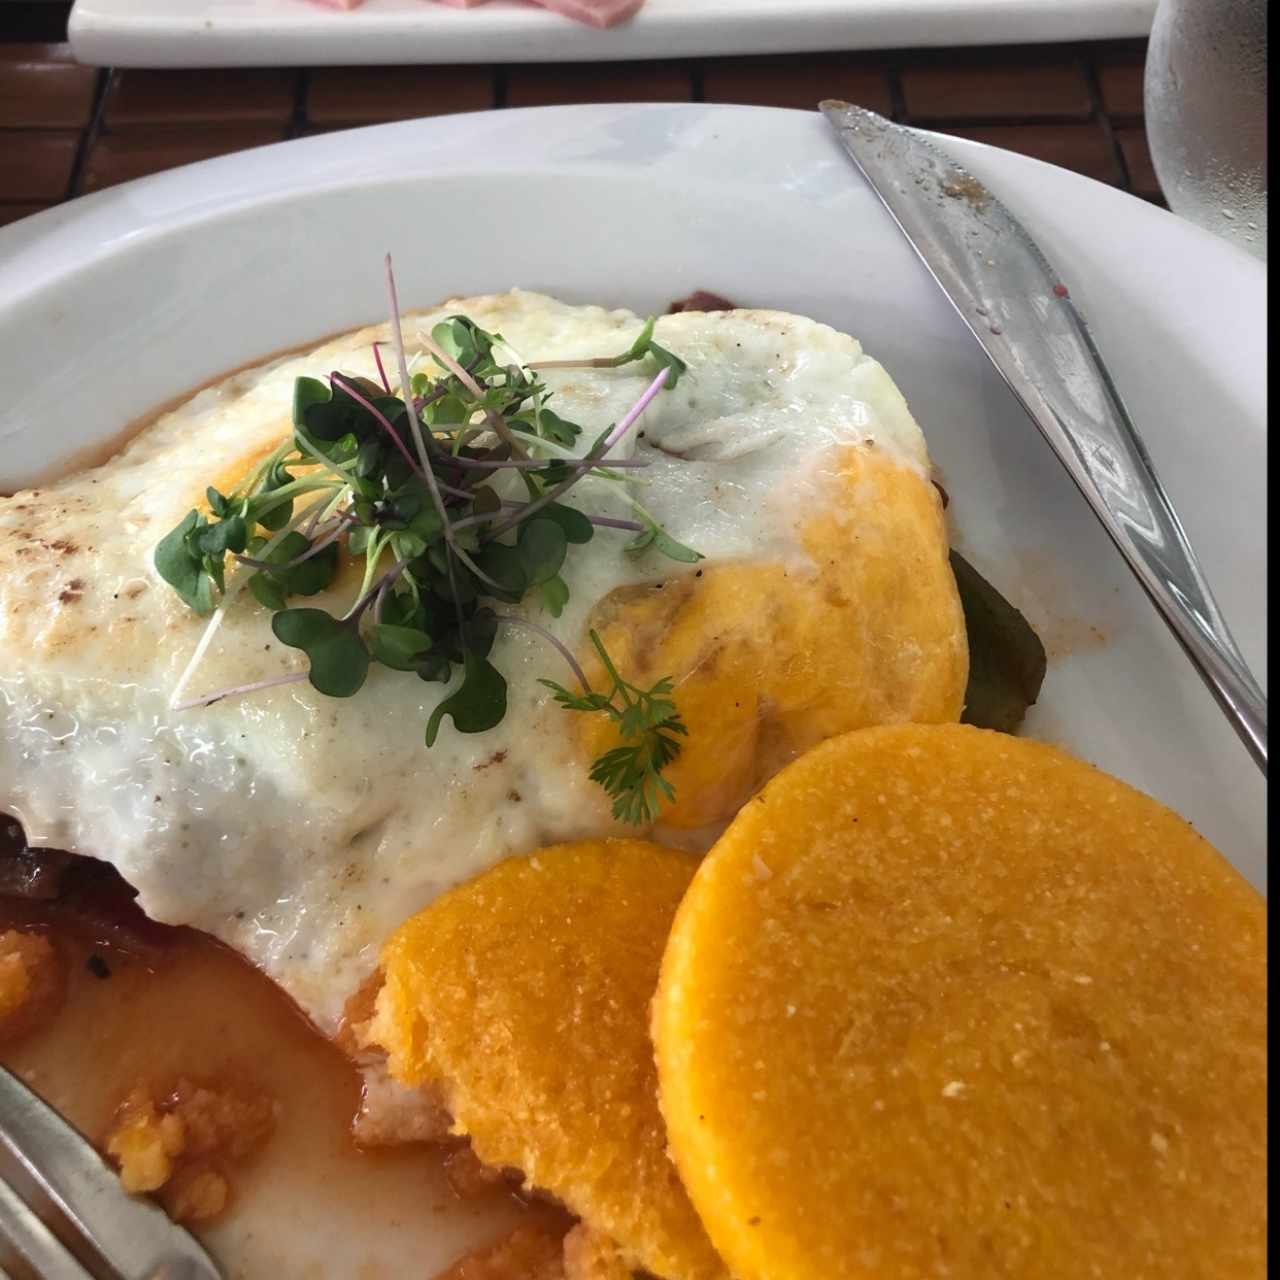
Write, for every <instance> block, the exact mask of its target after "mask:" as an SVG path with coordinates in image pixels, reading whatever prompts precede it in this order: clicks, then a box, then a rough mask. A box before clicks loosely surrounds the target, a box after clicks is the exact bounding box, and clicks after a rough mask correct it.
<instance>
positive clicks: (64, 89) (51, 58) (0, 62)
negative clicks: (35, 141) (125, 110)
mask: <svg viewBox="0 0 1280 1280" xmlns="http://www.w3.org/2000/svg"><path fill="white" fill-rule="evenodd" d="M97 78H98V73H97V72H96V71H95V70H94V69H93V68H92V67H82V66H79V65H78V64H77V63H75V62H73V61H72V60H71V55H70V53H69V52H68V51H67V48H66V46H65V45H49V44H0V129H14V128H17V129H23V128H27V129H67V128H69V129H76V128H79V127H81V126H82V125H86V124H88V123H89V116H90V113H91V111H92V109H93V91H94V85H95V83H96V81H97ZM2 145H3V142H2V141H0V146H2Z"/></svg>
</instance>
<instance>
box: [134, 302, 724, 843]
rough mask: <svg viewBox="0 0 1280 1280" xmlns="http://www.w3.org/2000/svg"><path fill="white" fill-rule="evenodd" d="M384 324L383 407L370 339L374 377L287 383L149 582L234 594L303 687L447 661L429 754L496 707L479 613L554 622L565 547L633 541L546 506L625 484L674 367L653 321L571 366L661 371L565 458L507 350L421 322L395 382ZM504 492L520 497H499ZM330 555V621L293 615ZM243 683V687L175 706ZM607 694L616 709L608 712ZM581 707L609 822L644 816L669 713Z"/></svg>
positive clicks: (665, 705) (570, 436)
mask: <svg viewBox="0 0 1280 1280" xmlns="http://www.w3.org/2000/svg"><path fill="white" fill-rule="evenodd" d="M392 292H393V293H394V283H393V284H392ZM393 321H394V323H393V326H392V336H393V339H394V341H393V343H392V344H391V345H393V346H394V347H395V349H396V358H397V359H396V367H397V369H398V372H399V375H400V384H401V385H400V388H399V392H400V394H399V395H397V394H394V393H393V392H392V391H391V390H389V386H388V376H387V368H386V366H384V364H383V362H382V359H381V356H380V355H379V354H378V347H377V346H375V348H374V356H375V363H376V364H377V365H378V372H379V378H380V381H379V382H374V381H372V380H371V379H369V378H365V377H361V376H358V375H354V374H343V373H341V372H339V371H334V372H333V373H331V374H330V375H329V376H328V377H327V378H310V377H303V378H298V379H296V380H295V382H294V387H293V403H292V422H293V431H292V435H291V436H290V437H289V438H288V439H287V440H285V441H284V442H282V443H281V445H280V446H279V448H278V449H276V450H275V451H274V452H273V453H272V454H271V455H270V456H269V457H267V458H266V459H264V460H263V461H262V462H261V463H260V464H259V465H258V466H257V467H256V468H255V469H254V470H253V471H252V472H251V473H250V474H249V475H248V476H247V477H246V479H245V480H243V481H242V482H241V483H240V484H239V485H237V486H236V488H235V489H234V490H233V491H232V492H230V493H222V492H220V491H219V490H218V489H217V488H215V487H213V486H210V487H208V489H207V490H206V493H205V497H206V500H207V502H208V508H209V510H208V514H207V515H204V514H201V513H200V512H199V511H191V512H190V513H188V515H186V516H185V517H184V518H183V520H182V521H181V522H180V523H179V525H178V526H177V527H176V528H175V529H173V530H172V531H171V532H170V533H169V534H167V535H166V536H165V537H164V538H163V539H161V541H160V542H159V544H158V545H157V546H156V549H155V552H154V559H155V565H156V570H157V572H158V573H159V574H160V576H161V577H162V578H163V579H164V580H165V581H166V582H168V583H169V584H170V585H171V586H172V587H173V589H174V590H175V591H176V592H177V593H178V595H179V596H180V597H181V599H182V600H183V601H184V602H185V603H186V604H187V605H188V606H189V607H190V608H192V609H194V610H196V611H197V612H199V613H202V614H207V613H210V612H212V611H213V609H214V608H215V606H216V605H218V603H219V602H221V604H222V606H223V608H224V609H225V608H226V607H227V606H228V605H229V604H230V603H231V602H232V600H233V599H234V598H235V597H236V595H237V594H238V593H239V592H240V591H241V590H242V589H243V588H245V587H247V588H248V591H249V594H250V595H251V596H252V597H253V598H254V599H255V600H257V601H258V602H259V604H261V605H263V606H265V607H266V608H268V609H270V610H271V611H272V615H273V616H272V621H271V626H272V631H273V632H274V634H275V636H276V637H277V639H278V640H279V641H280V642H281V643H282V644H285V645H288V646H290V647H292V648H296V649H300V650H302V651H303V652H304V653H305V654H306V655H307V657H308V659H309V670H308V679H309V680H310V682H311V684H312V685H313V686H314V687H315V688H316V689H317V690H318V691H319V692H320V693H323V694H325V695H327V696H330V697H338V698H345V697H350V696H352V695H353V694H355V693H356V692H358V691H359V689H360V688H361V686H362V685H363V684H364V682H365V680H366V679H367V677H368V672H369V666H370V664H371V663H374V662H376V663H380V664H381V665H382V666H384V667H387V668H388V669H390V670H395V671H399V672H404V673H406V674H413V675H416V676H418V677H419V678H420V679H422V680H426V681H439V682H442V683H449V682H451V681H453V680H454V679H455V678H456V677H457V675H458V674H459V668H461V675H462V680H461V683H460V684H459V685H458V686H457V687H456V688H455V689H454V691H453V692H452V693H450V694H449V696H447V697H446V698H444V699H443V701H442V702H441V703H440V705H439V706H438V707H436V708H435V710H434V711H433V713H432V715H431V717H430V719H429V721H428V724H427V728H426V742H427V745H428V746H430V745H431V744H432V743H433V742H434V741H435V739H436V737H437V735H438V733H439V729H440V725H441V723H442V722H443V720H444V718H445V717H446V716H448V717H451V718H452V720H453V722H454V726H455V728H456V729H457V730H458V731H459V732H461V733H480V732H483V731H484V730H485V729H488V728H491V727H492V726H493V725H495V724H497V723H499V721H501V719H502V717H503V715H504V714H505V712H506V705H507V696H506V681H505V679H504V678H503V676H502V674H501V673H500V672H499V671H498V670H497V669H496V668H495V667H494V666H493V665H492V664H491V663H490V661H489V654H490V652H491V650H492V648H493V645H494V640H495V636H496V634H497V630H498V626H499V624H500V621H501V619H499V617H498V616H497V615H496V614H495V612H494V610H493V608H491V607H490V606H491V605H492V604H494V603H495V602H499V601H501V602H503V603H507V604H519V603H521V602H524V603H526V605H528V604H533V605H540V606H541V607H542V608H543V609H545V610H546V611H547V612H548V613H550V614H551V615H552V616H553V617H559V616H560V615H561V614H562V613H563V611H564V608H565V606H566V604H567V603H568V600H569V586H568V583H567V581H566V577H565V573H566V570H565V565H566V561H567V560H568V558H569V551H570V548H571V547H577V546H585V545H586V544H588V543H590V542H591V541H592V540H593V539H594V538H595V536H596V534H597V532H598V530H597V525H603V526H609V527H615V528H621V529H631V530H634V529H635V527H636V525H635V522H632V521H621V520H616V519H611V518H604V517H599V518H598V519H597V520H595V521H594V522H593V520H592V519H589V518H588V517H587V516H586V515H584V514H583V513H582V512H581V511H579V510H577V509H576V508H575V507H574V506H571V505H568V504H567V503H565V502H564V501H563V500H562V498H563V495H564V493H565V492H566V491H567V490H568V489H569V488H571V487H572V486H573V485H574V484H576V483H577V482H578V481H579V480H581V479H582V478H583V477H584V476H587V475H593V476H595V477H597V478H599V479H601V480H605V481H608V482H609V483H613V484H619V485H621V484H624V483H625V482H626V479H627V475H626V473H625V466H622V465H616V466H614V467H609V466H608V465H607V464H608V455H609V452H610V450H611V449H613V448H615V447H616V445H617V444H618V443H619V441H620V440H621V439H622V438H623V437H624V436H625V435H626V433H627V431H628V430H630V429H631V427H632V425H633V424H634V423H635V421H636V419H637V418H638V417H639V415H640V414H641V413H642V412H643V411H644V409H645V407H646V405H648V404H649V403H650V401H651V400H652V399H653V397H654V396H655V395H657V394H658V393H659V392H660V390H661V389H662V388H663V387H664V386H673V385H674V384H675V380H676V378H677V377H678V376H679V375H680V374H682V373H684V372H685V369H686V366H685V364H684V362H683V361H682V360H680V359H679V358H678V357H676V356H673V355H672V354H671V353H670V352H669V351H666V350H665V349H664V348H662V347H660V346H658V345H657V344H656V343H654V341H653V329H654V321H653V320H652V319H650V320H649V321H648V322H647V323H646V325H645V326H644V329H643V330H642V332H641V333H640V335H639V336H638V337H637V339H636V341H635V342H633V343H632V344H631V346H630V347H629V348H628V350H627V351H626V352H624V353H622V355H620V356H617V357H612V358H606V359H604V360H597V361H591V362H589V363H591V364H594V365H597V366H600V365H609V366H617V365H622V364H629V363H632V362H635V361H639V360H643V359H650V358H651V359H652V360H653V362H654V363H655V364H656V365H657V367H658V368H659V369H660V370H665V371H666V376H665V378H659V379H655V380H654V381H653V382H651V384H650V386H649V387H648V388H646V390H645V393H644V395H643V396H641V397H640V399H638V400H637V401H636V403H635V404H634V405H633V406H632V407H631V409H630V410H629V412H628V414H627V415H626V416H625V418H619V419H617V422H616V423H615V424H609V425H604V424H600V425H604V429H603V431H601V433H600V434H599V436H597V438H596V443H595V445H594V446H593V447H592V449H590V450H589V451H587V452H586V453H585V454H583V455H581V456H577V455H576V454H574V453H572V452H570V451H571V450H572V449H575V448H577V447H578V444H579V441H580V440H581V439H582V438H583V436H584V431H583V428H582V427H581V426H580V425H579V424H578V423H575V422H569V421H568V420H567V419H565V418H562V417H561V416H560V415H559V414H558V413H557V412H556V411H555V410H554V409H552V408H551V407H549V405H548V403H547V401H548V399H549V392H548V390H547V387H546V385H545V383H544V382H543V381H542V380H541V375H540V374H539V372H538V369H537V367H535V366H529V367H523V366H522V365H521V364H519V363H506V364H504V363H502V362H501V361H502V359H504V358H509V356H510V354H511V353H510V351H509V349H507V348H506V347H505V344H504V343H503V341H502V337H501V335H500V334H496V333H488V332H486V331H485V330H484V329H482V328H480V326H479V325H477V324H476V323H475V322H474V321H472V320H471V319H470V318H469V317H467V316H463V315H454V316H449V317H447V318H446V319H444V320H442V321H441V322H440V323H438V324H436V325H435V326H434V327H433V329H432V340H431V344H428V347H429V349H430V353H431V363H430V365H429V366H428V368H427V369H421V370H419V371H418V372H417V373H414V374H411V373H410V371H409V365H408V360H407V357H406V354H405V352H404V350H403V341H402V339H401V338H400V325H399V317H398V316H393ZM553 363H554V362H553ZM597 429H598V427H596V428H593V432H592V434H594V431H595V430H597ZM629 461H630V463H631V465H645V464H644V463H643V461H637V460H634V459H632V460H629ZM513 489H514V490H515V491H516V492H513ZM521 490H523V494H522V495H521V496H524V497H526V498H527V501H524V502H520V501H516V497H517V494H520V491H521ZM641 541H642V542H643V545H646V546H649V545H652V546H655V547H657V548H658V549H659V550H662V551H663V552H664V553H665V554H667V555H669V556H671V557H672V558H674V559H679V560H683V561H686V562H692V561H694V560H696V559H699V558H700V557H699V556H698V554H697V553H696V552H694V551H691V550H690V549H689V548H687V547H683V546H681V545H680V544H679V543H678V542H676V541H675V540H674V539H672V538H670V537H669V535H667V534H665V532H664V531H663V530H662V529H661V528H660V527H659V526H658V525H657V523H656V522H654V521H653V520H652V519H650V518H648V517H646V518H645V520H644V528H643V530H642V531H641ZM344 552H345V554H346V555H348V556H351V557H353V558H355V559H356V560H357V561H359V562H362V565H363V573H362V575H360V585H359V588H358V590H357V592H356V595H355V598H354V599H353V600H351V601H350V602H349V603H348V605H347V607H346V608H345V610H343V611H341V616H336V613H330V612H329V611H328V610H327V609H320V608H297V607H291V601H292V600H294V599H295V598H296V597H299V596H304V597H306V596H315V595H318V594H319V593H320V592H322V591H325V590H328V589H330V588H332V587H333V586H334V584H335V581H336V579H337V568H338V564H339V562H340V559H341V557H342V555H343V553H344ZM229 575H230V576H229ZM507 621H509V622H516V621H520V620H519V619H516V618H514V617H512V618H508V619H507ZM523 625H526V626H529V627H531V628H532V629H533V630H534V631H538V632H541V634H542V636H543V638H544V639H546V640H548V641H549V642H550V643H551V644H552V645H553V646H554V647H556V648H557V649H559V651H560V653H561V655H562V656H563V657H565V658H566V659H567V660H568V662H569V664H570V665H571V666H573V667H574V669H575V670H577V665H576V660H575V659H574V658H573V656H572V653H571V652H570V651H569V650H568V649H567V648H565V646H564V645H563V644H562V643H561V642H560V641H559V640H558V639H557V638H556V637H555V636H554V635H553V634H552V633H551V632H549V631H547V630H546V629H545V628H544V627H540V626H539V625H537V624H535V623H532V622H530V621H529V620H528V619H524V620H523ZM196 652H197V654H199V653H201V652H203V647H202V646H197V650H196ZM189 674H190V673H189V672H187V673H185V674H184V676H183V679H182V681H180V684H185V681H186V679H187V676H188V675H189ZM615 675H616V673H615ZM261 687H263V686H262V683H261V682H258V681H247V682H245V683H244V684H241V685H234V686H232V687H231V688H230V689H227V690H223V691H221V692H220V693H218V694H216V695H210V696H206V697H202V698H198V699H195V700H194V701H191V702H187V703H183V704H181V705H183V706H197V705H201V706H203V705H210V704H211V703H212V702H216V701H218V700H219V699H220V698H222V697H227V696H233V695H240V694H243V693H246V692H252V691H254V690H256V689H258V688H261ZM635 698H639V701H638V702H636V703H635V705H631V702H630V701H629V700H633V699H635ZM610 699H616V700H620V701H619V702H618V705H617V706H616V707H614V703H613V702H612V701H610ZM591 706H592V708H593V709H595V710H606V709H608V708H614V710H616V712H617V715H618V716H619V717H620V719H619V724H620V726H621V727H622V731H623V733H624V737H626V738H627V740H628V742H629V743H630V744H631V745H630V747H629V748H628V751H629V754H628V755H627V756H626V759H624V758H623V757H622V756H618V755H617V754H616V753H614V754H611V755H610V757H609V759H608V761H605V760H604V758H602V760H601V761H598V762H597V765H596V772H597V773H598V775H599V776H598V780H599V781H601V783H602V785H605V786H606V787H607V788H608V789H609V791H610V794H611V795H613V796H614V797H615V801H616V803H617V806H618V807H619V811H620V812H621V811H623V810H625V811H626V812H627V813H629V814H641V813H644V812H647V811H649V810H650V809H654V810H655V811H656V806H657V805H658V803H659V802H660V799H661V796H662V795H668V796H669V787H667V785H666V784H665V783H664V782H663V781H662V779H661V776H660V775H661V770H662V768H663V765H664V764H665V763H666V762H667V761H668V760H669V759H670V758H671V756H672V748H671V746H670V743H671V742H672V741H673V739H672V737H671V735H672V734H677V735H678V734H682V733H683V732H684V727H683V725H681V724H680V722H679V717H678V716H676V715H675V713H674V707H673V706H672V704H671V703H670V701H669V699H664V695H663V690H662V689H661V688H660V687H658V686H655V688H654V689H653V690H649V691H647V692H645V693H643V694H641V693H640V691H635V690H632V689H631V687H630V686H627V685H624V684H620V683H618V682H617V681H616V679H615V686H614V690H613V692H612V693H611V694H610V695H608V697H606V698H604V699H603V700H601V701H600V702H599V705H598V706H597V705H596V703H595V702H592V703H591ZM668 712H669V713H670V714H668ZM612 713H613V712H612V711H611V712H610V714H612ZM651 721H652V723H651ZM676 749H678V748H676ZM593 776H596V775H595V774H593ZM628 820H639V819H638V818H636V819H628Z"/></svg>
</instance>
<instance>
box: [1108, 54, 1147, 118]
mask: <svg viewBox="0 0 1280 1280" xmlns="http://www.w3.org/2000/svg"><path fill="white" fill-rule="evenodd" d="M1146 61H1147V46H1146V44H1145V43H1143V42H1141V41H1131V40H1125V41H1117V42H1116V43H1115V44H1112V45H1109V46H1107V48H1105V49H1104V50H1103V51H1102V52H1101V53H1100V55H1099V57H1098V61H1097V68H1098V88H1099V90H1100V92H1101V94H1102V107H1103V110H1104V111H1106V113H1107V114H1108V115H1109V116H1112V117H1119V118H1128V119H1131V120H1140V119H1141V118H1142V114H1143V106H1142V71H1143V68H1144V67H1145V65H1146Z"/></svg>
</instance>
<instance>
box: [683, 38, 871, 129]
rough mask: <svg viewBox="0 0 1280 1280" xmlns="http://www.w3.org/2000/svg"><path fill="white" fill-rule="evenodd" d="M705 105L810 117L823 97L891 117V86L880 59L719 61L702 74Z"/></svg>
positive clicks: (806, 57) (822, 57) (805, 57)
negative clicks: (793, 111) (747, 107)
mask: <svg viewBox="0 0 1280 1280" xmlns="http://www.w3.org/2000/svg"><path fill="white" fill-rule="evenodd" d="M702 96H703V98H704V99H705V100H706V101H707V102H740V103H745V104H749V105H751V106H761V107H795V108H798V109H800V110H802V111H812V110H813V106H814V104H815V103H816V102H817V100H818V98H819V97H820V96H822V97H828V98H843V99H844V100H845V101H846V102H855V103H857V104H858V106H860V107H868V108H869V109H870V110H872V111H879V112H880V113H881V115H890V114H892V112H893V85H892V81H891V78H890V73H889V68H888V66H887V65H886V64H885V62H884V61H883V60H881V59H877V58H872V57H864V56H859V55H858V54H847V53H831V54H806V55H802V56H796V57H778V58H717V59H716V60H714V61H708V62H707V63H706V64H705V66H704V68H703V71H702Z"/></svg>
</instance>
